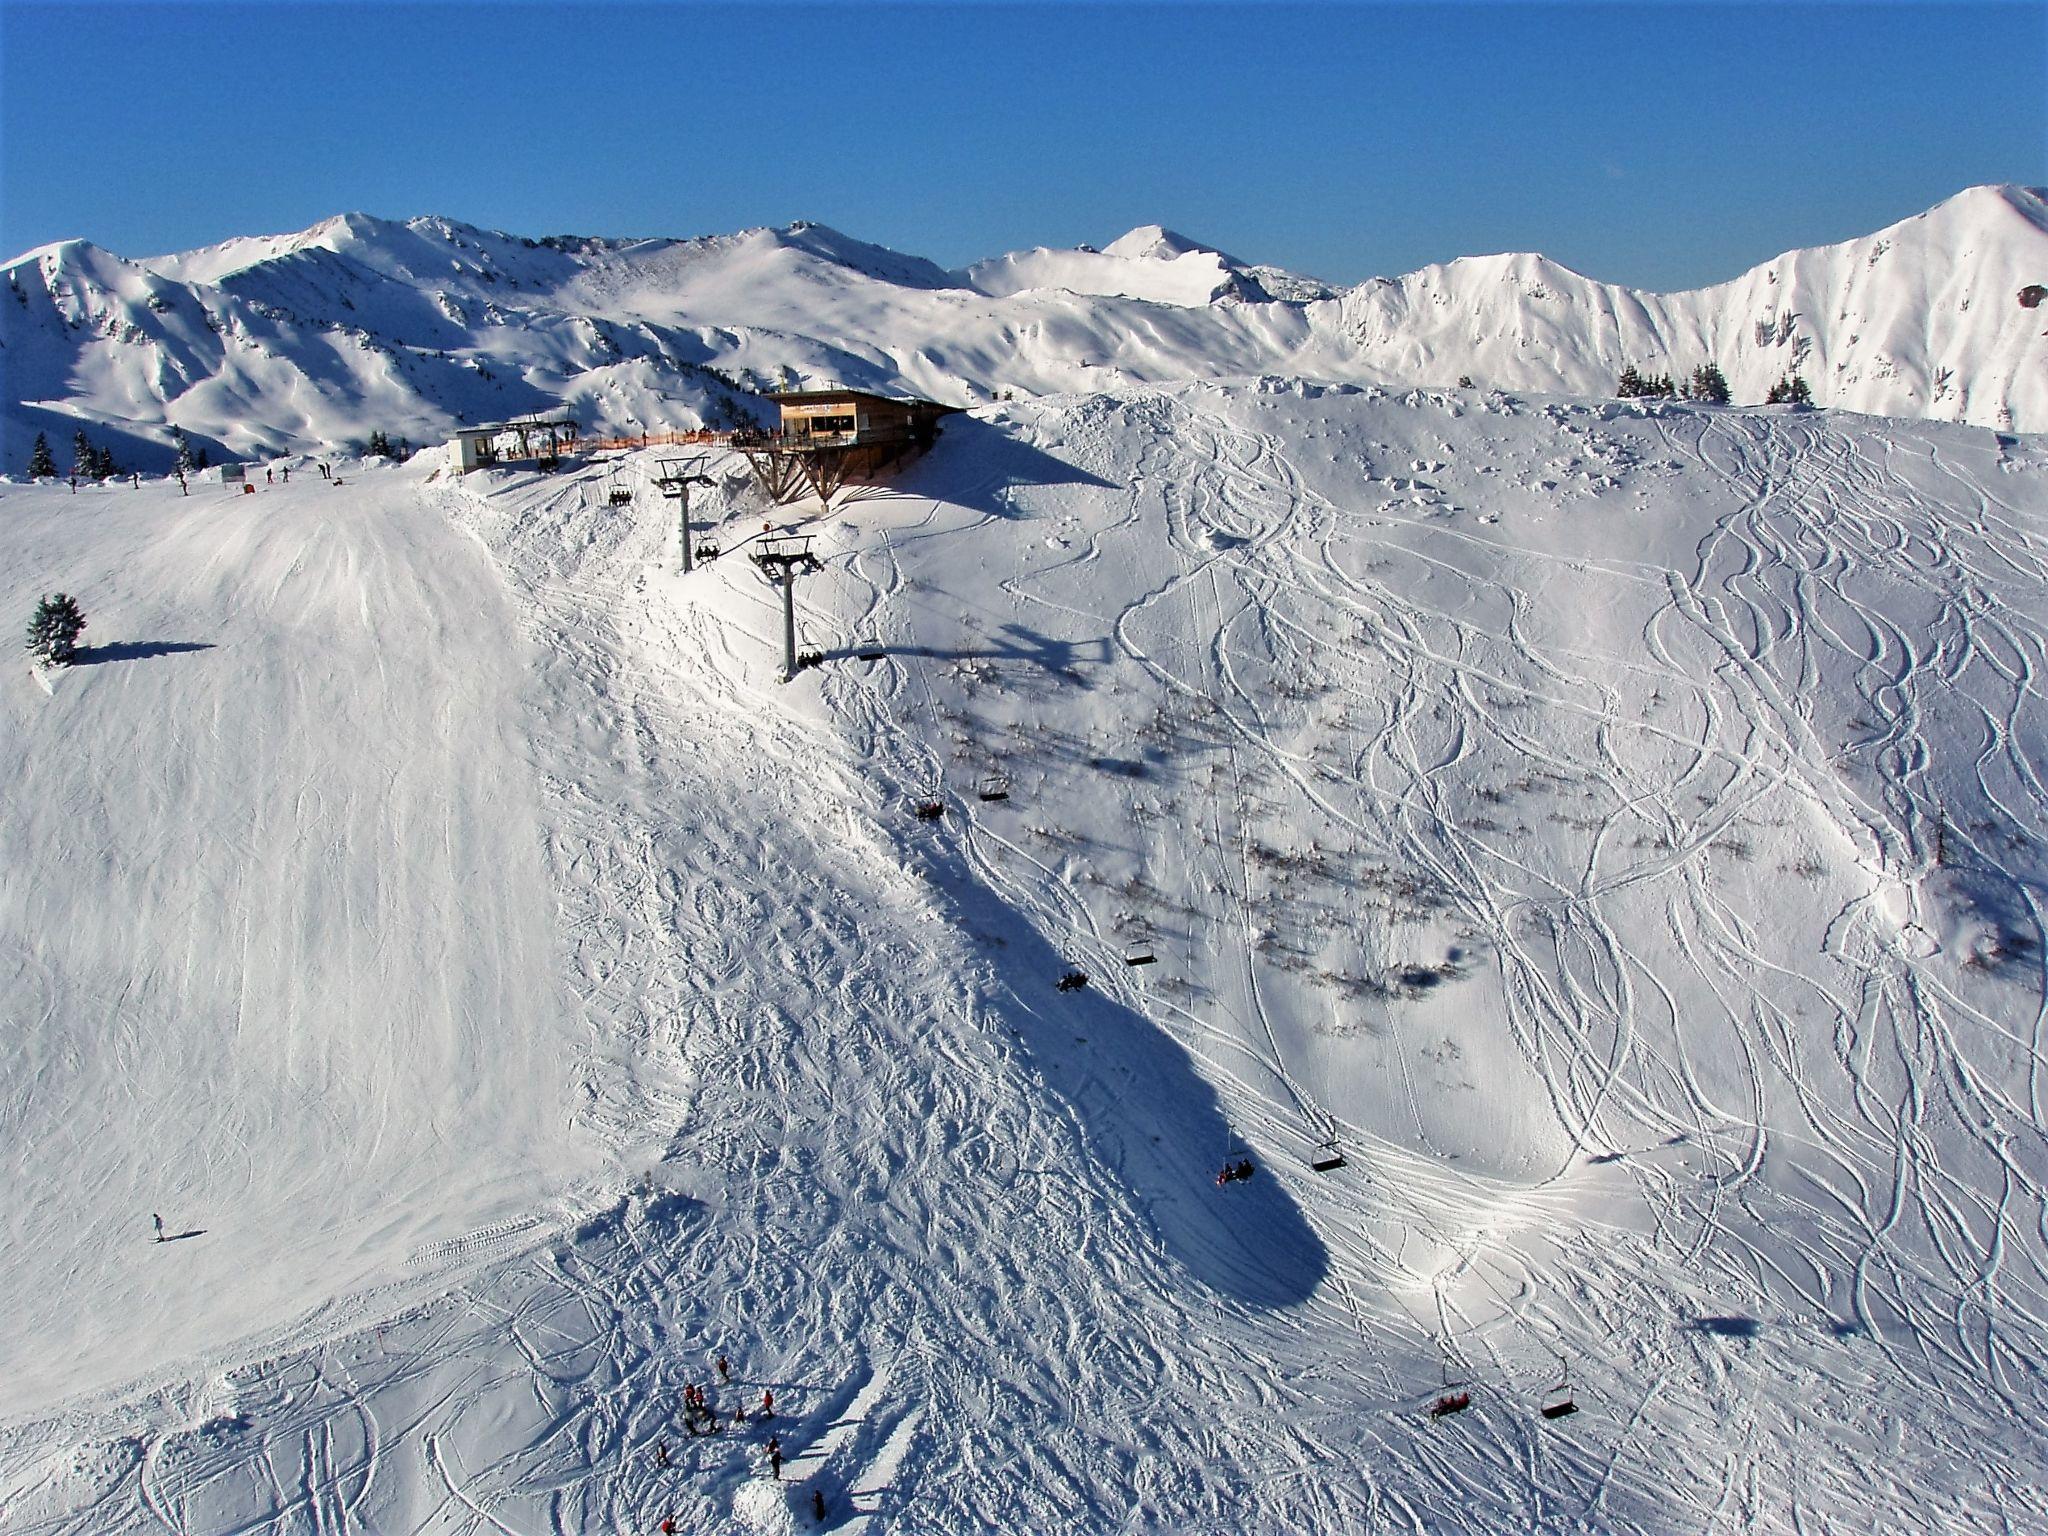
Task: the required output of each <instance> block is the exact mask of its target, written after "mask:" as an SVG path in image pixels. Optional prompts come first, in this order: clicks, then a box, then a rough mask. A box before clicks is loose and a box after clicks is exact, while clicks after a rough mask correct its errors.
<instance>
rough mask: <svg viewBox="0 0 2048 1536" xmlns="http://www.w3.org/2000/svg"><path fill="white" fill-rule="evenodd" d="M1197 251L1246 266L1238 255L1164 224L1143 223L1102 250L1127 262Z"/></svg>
mask: <svg viewBox="0 0 2048 1536" xmlns="http://www.w3.org/2000/svg"><path fill="white" fill-rule="evenodd" d="M1198 252H1199V253H1200V254H1202V255H1205V256H1214V257H1215V258H1217V260H1219V261H1221V262H1223V263H1224V264H1225V265H1226V266H1232V267H1241V266H1243V265H1244V263H1243V262H1241V261H1239V260H1238V259H1237V258H1236V257H1235V256H1229V255H1225V254H1224V253H1223V252H1222V251H1219V250H1217V249H1216V247H1215V246H1213V245H1204V244H1202V242H1201V241H1199V240H1190V239H1189V238H1188V237H1187V236H1186V235H1183V234H1181V233H1180V232H1179V231H1178V230H1172V229H1168V228H1167V227H1166V226H1165V225H1163V224H1140V225H1139V226H1138V227H1137V228H1136V229H1133V230H1131V231H1129V232H1128V233H1126V234H1123V235H1119V236H1118V237H1117V238H1116V239H1114V240H1112V241H1110V243H1109V244H1108V245H1106V246H1104V247H1103V249H1102V254H1103V255H1105V256H1121V257H1123V258H1124V259H1125V260H1127V261H1172V260H1174V259H1176V258H1178V257H1181V256H1188V255H1193V254H1196V253H1198Z"/></svg>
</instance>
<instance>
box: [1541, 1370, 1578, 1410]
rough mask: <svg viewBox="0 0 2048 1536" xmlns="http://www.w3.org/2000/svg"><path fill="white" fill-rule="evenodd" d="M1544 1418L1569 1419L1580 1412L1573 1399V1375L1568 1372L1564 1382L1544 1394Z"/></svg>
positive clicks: (1565, 1374)
mask: <svg viewBox="0 0 2048 1536" xmlns="http://www.w3.org/2000/svg"><path fill="white" fill-rule="evenodd" d="M1541 1411H1542V1414H1543V1417H1545V1418H1546V1419H1568V1418H1570V1417H1571V1416H1572V1415H1573V1414H1575V1413H1577V1412H1578V1411H1579V1405H1578V1403H1577V1402H1576V1401H1574V1400H1573V1398H1572V1373H1571V1372H1570V1371H1566V1372H1565V1373H1564V1380H1563V1381H1561V1382H1559V1383H1558V1384H1557V1385H1556V1386H1554V1387H1552V1388H1551V1389H1550V1390H1549V1391H1548V1392H1546V1393H1544V1394H1543V1407H1542V1410H1541Z"/></svg>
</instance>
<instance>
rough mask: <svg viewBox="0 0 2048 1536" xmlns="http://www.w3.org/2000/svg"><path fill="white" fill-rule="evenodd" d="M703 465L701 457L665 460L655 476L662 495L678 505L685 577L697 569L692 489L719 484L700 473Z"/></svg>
mask: <svg viewBox="0 0 2048 1536" xmlns="http://www.w3.org/2000/svg"><path fill="white" fill-rule="evenodd" d="M703 464H704V460H703V459H702V458H701V457H700V458H694V459H663V460H661V473H660V474H659V475H657V476H655V479H654V483H655V485H656V486H657V487H658V488H659V489H660V491H661V494H662V495H663V496H665V497H667V498H668V499H669V500H670V501H673V502H675V503H676V526H677V528H678V529H679V530H680V531H681V533H682V540H683V574H684V575H685V576H687V575H689V574H690V572H691V571H692V570H693V569H695V567H694V566H693V565H692V564H691V561H690V556H691V550H690V487H691V486H693V485H715V484H717V482H716V481H715V480H713V479H712V478H711V477H710V476H709V475H706V474H701V473H699V470H700V469H701V468H702V467H703Z"/></svg>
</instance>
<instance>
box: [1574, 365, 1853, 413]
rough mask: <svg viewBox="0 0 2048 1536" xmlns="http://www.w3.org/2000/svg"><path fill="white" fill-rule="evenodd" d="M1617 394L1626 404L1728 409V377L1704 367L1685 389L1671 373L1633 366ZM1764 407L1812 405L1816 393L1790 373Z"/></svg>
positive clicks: (1617, 382) (1627, 368) (1715, 368)
mask: <svg viewBox="0 0 2048 1536" xmlns="http://www.w3.org/2000/svg"><path fill="white" fill-rule="evenodd" d="M1614 392H1615V393H1616V394H1617V395H1619V396H1621V398H1622V399H1624V400H1697V401H1699V402H1700V403H1701V404H1703V405H1726V404H1727V403H1728V400H1729V392H1728V376H1727V375H1726V374H1724V373H1723V372H1722V371H1721V365H1720V364H1719V363H1715V362H1705V363H1701V364H1700V365H1699V366H1698V367H1697V368H1695V369H1693V371H1692V377H1691V378H1689V379H1688V380H1686V382H1685V383H1684V384H1683V385H1678V384H1675V383H1673V382H1672V378H1671V375H1670V374H1668V373H1664V374H1646V373H1644V372H1642V371H1641V370H1640V369H1638V368H1637V367H1636V365H1635V364H1634V363H1625V364H1623V365H1622V370H1621V377H1620V378H1619V379H1617V380H1615V383H1614ZM1764 404H1765V405H1787V404H1789V405H1811V404H1813V391H1812V390H1811V389H1809V388H1807V386H1806V380H1805V379H1803V378H1801V377H1800V376H1799V375H1798V374H1796V373H1787V374H1784V375H1782V376H1781V377H1780V378H1779V380H1778V382H1777V383H1775V384H1773V385H1772V386H1771V387H1770V390H1769V392H1768V393H1767V394H1766V395H1765V396H1764Z"/></svg>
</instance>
